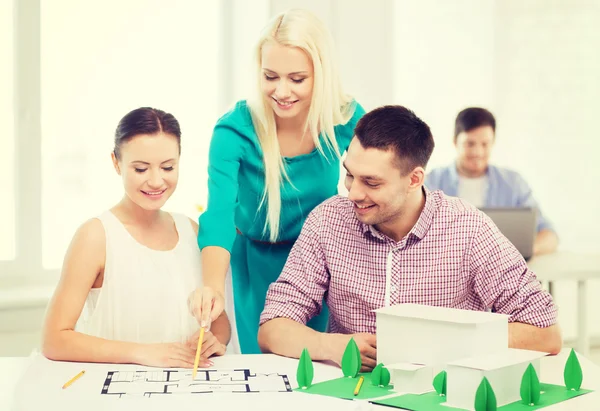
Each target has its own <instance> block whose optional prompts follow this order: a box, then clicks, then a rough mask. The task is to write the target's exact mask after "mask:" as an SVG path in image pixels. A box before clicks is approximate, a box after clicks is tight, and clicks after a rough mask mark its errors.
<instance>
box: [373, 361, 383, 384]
mask: <svg viewBox="0 0 600 411" xmlns="http://www.w3.org/2000/svg"><path fill="white" fill-rule="evenodd" d="M382 369H383V364H381V363H379V364H377V367H375V368H373V371H372V372H371V384H373V385H374V386H376V387H379V386H380V385H381V370H382Z"/></svg>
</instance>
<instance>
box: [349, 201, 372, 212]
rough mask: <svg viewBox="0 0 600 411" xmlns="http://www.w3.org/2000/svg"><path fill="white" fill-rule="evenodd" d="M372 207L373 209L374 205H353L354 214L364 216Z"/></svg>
mask: <svg viewBox="0 0 600 411" xmlns="http://www.w3.org/2000/svg"><path fill="white" fill-rule="evenodd" d="M373 207H375V204H371V205H358V204H356V203H354V211H355V212H356V214H366V213H368V212H369V211H370V210H371V209H372V208H373Z"/></svg>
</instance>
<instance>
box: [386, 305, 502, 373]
mask: <svg viewBox="0 0 600 411" xmlns="http://www.w3.org/2000/svg"><path fill="white" fill-rule="evenodd" d="M375 312H376V313H377V362H378V363H383V364H393V363H405V362H408V363H415V364H425V365H431V366H437V365H444V364H447V363H448V362H449V361H453V360H458V359H460V358H466V357H470V356H480V355H485V354H489V353H493V352H496V351H499V350H503V349H506V348H507V347H508V316H507V315H503V314H495V313H488V312H483V311H471V310H458V309H455V308H445V307H432V306H428V305H419V304H399V305H394V306H391V307H385V308H381V309H379V310H375Z"/></svg>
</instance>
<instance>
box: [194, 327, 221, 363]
mask: <svg viewBox="0 0 600 411" xmlns="http://www.w3.org/2000/svg"><path fill="white" fill-rule="evenodd" d="M199 337H200V330H198V331H197V332H196V333H195V334H194V335H192V336H191V337H190V338H188V341H187V344H188V346H189V347H190V348H193V349H194V350H196V348H197V347H198V338H199ZM226 349H227V346H226V345H225V344H222V343H221V341H219V340H218V338H217V337H215V335H214V334H213V333H211V332H210V331H206V330H205V331H204V338H203V339H202V351H200V356H201V357H202V358H209V357H212V356H213V355H224V354H225V350H226ZM207 361H208V362H210V363H211V364H212V361H210V360H207Z"/></svg>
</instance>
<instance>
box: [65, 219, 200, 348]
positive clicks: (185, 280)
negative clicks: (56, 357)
mask: <svg viewBox="0 0 600 411" xmlns="http://www.w3.org/2000/svg"><path fill="white" fill-rule="evenodd" d="M171 216H172V217H173V220H174V221H175V227H176V229H177V233H178V235H179V240H178V242H177V245H176V246H175V247H174V248H173V249H172V250H169V251H158V250H152V249H150V248H148V247H146V246H144V245H142V244H140V243H138V242H137V241H136V240H135V239H134V238H133V237H132V236H131V234H129V232H128V231H127V229H126V228H125V226H124V225H123V224H122V223H121V222H120V221H119V219H117V217H116V216H115V215H114V214H113V213H112V212H110V211H105V212H104V213H103V214H102V215H100V216H99V217H98V219H99V220H100V221H101V222H102V225H103V226H104V232H105V235H106V262H105V267H104V281H103V284H102V287H101V288H93V289H91V290H90V293H89V294H88V296H87V299H86V302H85V306H84V309H83V312H82V313H81V316H80V317H79V320H78V322H77V326H76V328H75V329H76V331H79V332H82V333H85V334H89V335H93V336H96V337H101V338H106V339H110V340H117V341H128V342H137V343H160V342H185V340H186V339H187V338H188V337H189V336H191V335H192V334H193V333H195V332H196V331H197V330H198V329H199V328H200V327H199V325H198V322H197V321H196V319H195V318H194V317H193V316H192V315H191V314H190V313H189V309H188V306H187V299H188V296H189V295H190V293H191V292H192V291H193V290H194V289H196V288H197V287H199V286H200V285H201V278H202V276H201V272H202V271H201V270H202V268H201V262H200V258H201V254H200V250H199V249H198V245H197V242H196V233H195V232H194V229H193V227H192V224H191V222H190V220H189V219H188V218H187V217H186V216H184V215H181V214H175V213H171Z"/></svg>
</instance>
